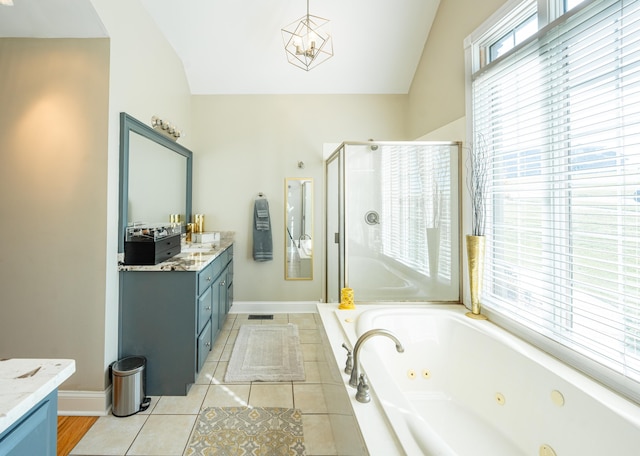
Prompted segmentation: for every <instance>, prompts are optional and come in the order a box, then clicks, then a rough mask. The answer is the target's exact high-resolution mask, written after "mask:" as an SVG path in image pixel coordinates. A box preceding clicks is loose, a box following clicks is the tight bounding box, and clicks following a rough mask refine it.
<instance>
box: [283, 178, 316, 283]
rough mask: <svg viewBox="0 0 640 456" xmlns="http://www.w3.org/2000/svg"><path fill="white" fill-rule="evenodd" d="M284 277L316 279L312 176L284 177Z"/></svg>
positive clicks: (287, 278)
mask: <svg viewBox="0 0 640 456" xmlns="http://www.w3.org/2000/svg"><path fill="white" fill-rule="evenodd" d="M284 212H285V231H286V232H285V246H286V247H285V249H286V250H285V258H286V264H285V272H284V275H285V279H286V280H312V279H313V242H314V238H313V179H312V178H310V177H289V178H287V179H285V211H284Z"/></svg>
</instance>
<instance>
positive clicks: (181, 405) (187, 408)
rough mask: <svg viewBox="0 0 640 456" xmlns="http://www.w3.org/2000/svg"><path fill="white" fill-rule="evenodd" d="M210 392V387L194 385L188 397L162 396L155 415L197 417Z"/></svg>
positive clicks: (154, 411) (154, 412)
mask: <svg viewBox="0 0 640 456" xmlns="http://www.w3.org/2000/svg"><path fill="white" fill-rule="evenodd" d="M208 390H209V386H208V385H193V386H192V387H191V389H190V390H189V394H187V395H186V396H162V397H161V398H160V400H159V401H158V405H156V408H155V409H154V410H153V415H197V414H198V413H200V407H201V406H202V402H203V401H204V397H205V396H206V395H207V391H208Z"/></svg>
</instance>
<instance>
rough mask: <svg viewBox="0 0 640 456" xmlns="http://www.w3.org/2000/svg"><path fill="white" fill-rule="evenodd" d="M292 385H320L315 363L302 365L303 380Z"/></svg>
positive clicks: (308, 362)
mask: <svg viewBox="0 0 640 456" xmlns="http://www.w3.org/2000/svg"><path fill="white" fill-rule="evenodd" d="M293 383H320V367H319V363H318V362H316V361H307V362H305V363H304V380H302V381H296V382H293Z"/></svg>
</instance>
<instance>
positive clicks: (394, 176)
mask: <svg viewBox="0 0 640 456" xmlns="http://www.w3.org/2000/svg"><path fill="white" fill-rule="evenodd" d="M382 147H383V148H384V152H383V153H382V154H381V169H382V175H381V189H380V191H381V196H382V214H381V215H382V217H383V220H386V221H387V223H383V224H381V230H382V232H381V238H382V245H381V253H382V254H383V255H385V256H387V257H390V258H393V259H394V260H396V261H398V262H399V263H401V264H403V265H405V266H407V267H410V268H411V269H413V270H415V271H418V272H420V273H422V274H424V275H428V276H431V274H432V273H433V271H429V251H428V242H427V230H429V229H432V228H438V229H439V234H438V236H439V239H440V241H439V245H440V255H439V259H440V261H439V268H438V274H439V275H442V276H444V277H447V278H450V276H451V261H450V258H451V235H450V232H451V204H450V202H451V183H450V179H451V172H450V166H451V161H450V154H451V146H450V145H430V146H415V145H411V146H388V145H385V146H382Z"/></svg>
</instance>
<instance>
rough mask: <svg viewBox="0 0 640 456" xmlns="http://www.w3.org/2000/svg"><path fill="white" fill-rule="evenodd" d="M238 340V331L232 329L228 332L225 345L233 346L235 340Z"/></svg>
mask: <svg viewBox="0 0 640 456" xmlns="http://www.w3.org/2000/svg"><path fill="white" fill-rule="evenodd" d="M237 338H238V330H237V329H232V330H231V331H229V338H228V339H227V345H233V344H235V343H236V339H237Z"/></svg>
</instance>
